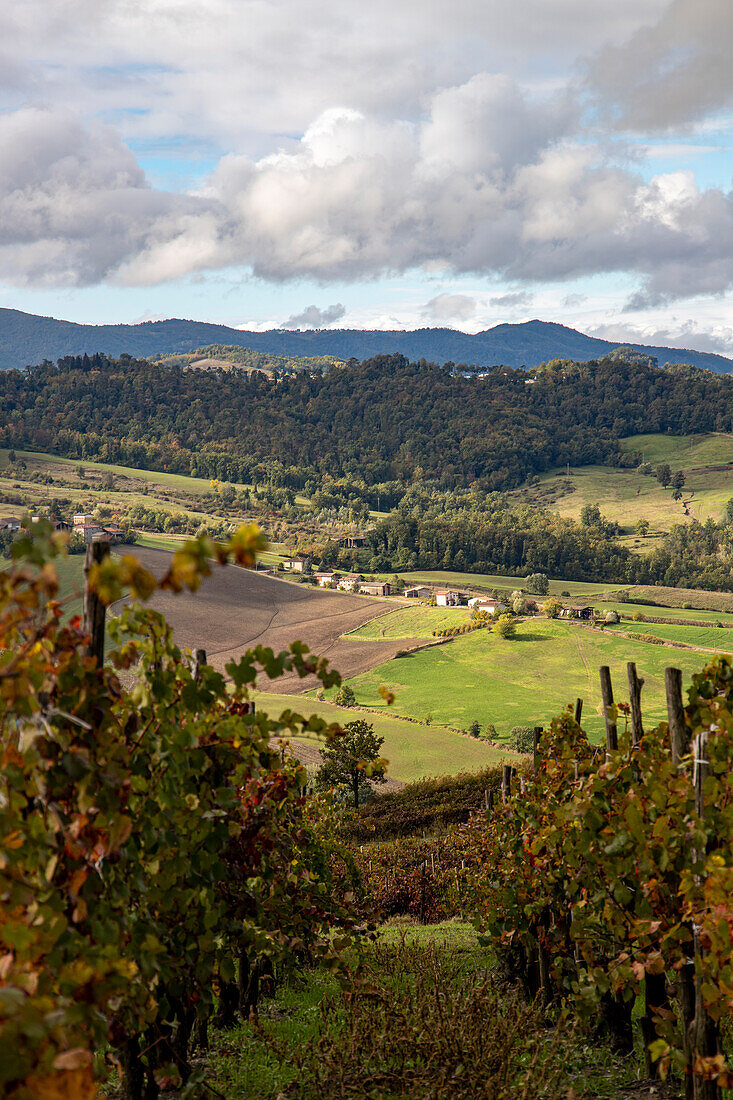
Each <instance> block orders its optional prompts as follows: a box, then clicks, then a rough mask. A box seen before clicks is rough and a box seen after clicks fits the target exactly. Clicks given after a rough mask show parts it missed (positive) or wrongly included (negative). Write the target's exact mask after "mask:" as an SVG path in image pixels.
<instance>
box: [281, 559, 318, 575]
mask: <svg viewBox="0 0 733 1100" xmlns="http://www.w3.org/2000/svg"><path fill="white" fill-rule="evenodd" d="M283 569H284V570H285V572H286V573H310V571H311V560H310V558H285V560H284V561H283Z"/></svg>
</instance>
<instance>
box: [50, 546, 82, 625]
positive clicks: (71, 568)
mask: <svg viewBox="0 0 733 1100" xmlns="http://www.w3.org/2000/svg"><path fill="white" fill-rule="evenodd" d="M54 564H55V566H56V573H57V574H58V578H59V594H58V597H57V598H58V599H59V600H64V611H65V612H66V614H67V615H68V616H69V618H71V616H72V615H81V613H82V603H83V596H82V593H83V589H84V555H83V554H69V555H68V556H66V557H59V558H56V559H55V562H54Z"/></svg>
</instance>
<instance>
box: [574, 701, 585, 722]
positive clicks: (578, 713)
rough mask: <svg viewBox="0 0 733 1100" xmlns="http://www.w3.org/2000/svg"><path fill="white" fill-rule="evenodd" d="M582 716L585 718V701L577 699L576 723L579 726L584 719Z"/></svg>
mask: <svg viewBox="0 0 733 1100" xmlns="http://www.w3.org/2000/svg"><path fill="white" fill-rule="evenodd" d="M582 716H583V700H582V699H576V700H575V721H576V722H577V723H578V725H580V719H581V718H582Z"/></svg>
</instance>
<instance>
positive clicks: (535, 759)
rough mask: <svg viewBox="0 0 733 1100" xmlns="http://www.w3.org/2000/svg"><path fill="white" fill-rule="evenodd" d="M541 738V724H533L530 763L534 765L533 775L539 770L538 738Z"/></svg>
mask: <svg viewBox="0 0 733 1100" xmlns="http://www.w3.org/2000/svg"><path fill="white" fill-rule="evenodd" d="M541 738H542V726H535V728H534V752H533V755H532V764H533V766H534V773H535V775H536V774H537V772H538V771H539V770H540V740H541Z"/></svg>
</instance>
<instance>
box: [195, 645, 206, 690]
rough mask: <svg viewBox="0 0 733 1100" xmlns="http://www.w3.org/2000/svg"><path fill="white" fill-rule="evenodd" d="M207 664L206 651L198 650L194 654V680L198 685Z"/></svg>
mask: <svg viewBox="0 0 733 1100" xmlns="http://www.w3.org/2000/svg"><path fill="white" fill-rule="evenodd" d="M205 664H206V650H205V649H196V650H194V654H193V678H194V680H195V681H196V683H198V682H199V680H200V679H201V669H202V668H203V666H204V665H205Z"/></svg>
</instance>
